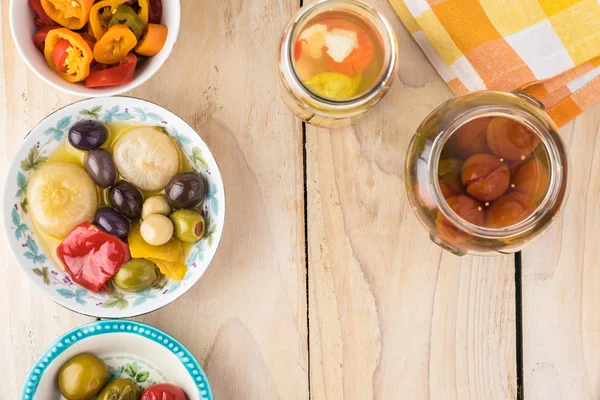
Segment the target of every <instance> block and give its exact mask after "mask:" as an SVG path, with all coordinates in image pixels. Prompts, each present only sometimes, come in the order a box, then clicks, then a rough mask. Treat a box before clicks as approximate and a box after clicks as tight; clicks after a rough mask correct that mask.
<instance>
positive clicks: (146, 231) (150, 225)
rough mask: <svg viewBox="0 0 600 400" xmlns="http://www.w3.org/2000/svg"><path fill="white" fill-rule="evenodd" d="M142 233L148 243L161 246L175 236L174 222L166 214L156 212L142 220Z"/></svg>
mask: <svg viewBox="0 0 600 400" xmlns="http://www.w3.org/2000/svg"><path fill="white" fill-rule="evenodd" d="M140 234H141V235H142V238H143V239H144V240H145V241H146V243H148V244H151V245H152V246H161V245H163V244H165V243H167V242H168V241H169V240H171V238H172V237H173V223H171V220H170V219H169V218H167V217H165V216H164V215H160V214H154V215H151V216H149V217H148V218H146V219H145V220H144V221H142V224H141V225H140Z"/></svg>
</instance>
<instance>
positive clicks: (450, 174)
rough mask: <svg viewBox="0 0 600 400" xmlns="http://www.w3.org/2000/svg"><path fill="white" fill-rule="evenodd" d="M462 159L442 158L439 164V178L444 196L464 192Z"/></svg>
mask: <svg viewBox="0 0 600 400" xmlns="http://www.w3.org/2000/svg"><path fill="white" fill-rule="evenodd" d="M462 165H463V163H462V161H460V160H457V159H455V158H449V159H442V160H440V162H439V164H438V179H439V183H440V190H441V191H442V195H443V196H444V198H448V197H452V196H457V195H459V194H461V193H463V192H464V187H463V185H462V182H461V180H460V171H461V168H462Z"/></svg>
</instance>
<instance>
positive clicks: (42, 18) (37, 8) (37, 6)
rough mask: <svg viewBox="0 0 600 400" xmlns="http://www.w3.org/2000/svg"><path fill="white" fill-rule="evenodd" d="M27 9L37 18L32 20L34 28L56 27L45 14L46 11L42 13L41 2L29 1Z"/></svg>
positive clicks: (38, 0)
mask: <svg viewBox="0 0 600 400" xmlns="http://www.w3.org/2000/svg"><path fill="white" fill-rule="evenodd" d="M29 8H31V9H32V10H33V11H34V12H35V13H36V15H37V18H35V19H34V23H35V24H36V26H43V25H56V22H54V20H53V19H52V18H50V17H49V16H48V14H46V11H44V7H42V1H41V0H29ZM38 24H40V25H38Z"/></svg>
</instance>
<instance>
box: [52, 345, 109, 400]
mask: <svg viewBox="0 0 600 400" xmlns="http://www.w3.org/2000/svg"><path fill="white" fill-rule="evenodd" d="M108 376H109V375H108V367H107V366H106V364H104V361H102V360H101V359H99V358H98V357H96V356H95V355H93V354H90V353H82V354H78V355H76V356H75V357H73V358H71V359H70V360H68V361H67V362H66V363H65V364H64V365H63V366H62V367H61V369H60V372H59V373H58V387H59V388H60V393H61V394H62V395H63V396H64V397H65V398H66V399H67V400H90V399H92V398H93V397H94V396H95V395H96V394H97V393H98V392H99V391H100V389H102V387H103V386H104V385H105V384H106V382H108Z"/></svg>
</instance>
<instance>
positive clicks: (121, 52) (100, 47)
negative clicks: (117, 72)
mask: <svg viewBox="0 0 600 400" xmlns="http://www.w3.org/2000/svg"><path fill="white" fill-rule="evenodd" d="M136 44H137V39H136V38H135V35H134V34H133V32H131V29H129V28H128V27H126V26H125V25H115V26H112V27H111V28H110V29H109V30H108V31H106V33H105V34H104V36H102V38H101V39H100V40H98V41H97V42H96V45H95V46H94V58H95V59H96V61H98V62H99V63H102V64H116V63H118V62H119V61H121V60H122V59H123V58H125V56H126V55H127V54H129V52H130V51H131V50H132V49H133V48H134V47H135V45H136Z"/></svg>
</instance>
